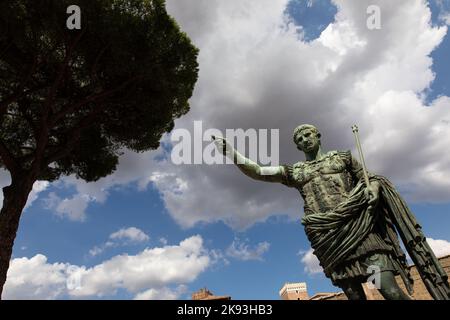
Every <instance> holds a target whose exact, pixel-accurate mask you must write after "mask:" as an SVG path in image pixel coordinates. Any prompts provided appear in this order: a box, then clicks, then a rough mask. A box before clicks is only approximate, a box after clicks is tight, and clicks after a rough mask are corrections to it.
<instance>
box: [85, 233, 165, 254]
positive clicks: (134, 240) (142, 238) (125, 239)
mask: <svg viewBox="0 0 450 320" xmlns="http://www.w3.org/2000/svg"><path fill="white" fill-rule="evenodd" d="M109 239H110V240H108V241H106V242H105V243H103V244H101V245H97V246H94V247H93V248H92V249H91V250H89V255H90V256H92V257H95V256H98V255H99V254H101V253H103V252H104V251H105V250H106V249H108V248H112V247H118V246H124V245H130V244H139V243H143V242H147V241H148V240H149V239H150V237H149V236H148V235H147V234H146V233H145V232H144V231H142V230H140V229H138V228H136V227H129V228H122V229H120V230H118V231H116V232H113V233H111V234H110V235H109ZM166 244H167V242H166V243H163V245H166Z"/></svg>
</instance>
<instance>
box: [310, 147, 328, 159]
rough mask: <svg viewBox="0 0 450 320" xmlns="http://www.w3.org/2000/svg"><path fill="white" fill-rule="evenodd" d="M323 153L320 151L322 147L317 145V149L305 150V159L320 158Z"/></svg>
mask: <svg viewBox="0 0 450 320" xmlns="http://www.w3.org/2000/svg"><path fill="white" fill-rule="evenodd" d="M324 155H325V153H324V152H323V151H322V147H321V146H320V145H319V148H317V150H315V151H312V152H305V157H306V161H313V160H319V159H321V158H322V157H323V156H324Z"/></svg>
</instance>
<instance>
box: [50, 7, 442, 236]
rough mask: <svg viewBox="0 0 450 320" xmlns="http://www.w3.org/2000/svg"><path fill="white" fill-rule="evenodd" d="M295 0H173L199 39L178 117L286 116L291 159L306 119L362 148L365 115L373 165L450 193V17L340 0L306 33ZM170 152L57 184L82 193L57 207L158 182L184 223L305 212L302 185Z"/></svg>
mask: <svg viewBox="0 0 450 320" xmlns="http://www.w3.org/2000/svg"><path fill="white" fill-rule="evenodd" d="M287 2H288V0H284V1H273V0H247V1H240V0H229V1H221V0H184V1H178V0H168V1H167V8H168V11H169V13H170V14H171V15H173V16H174V17H175V18H176V20H177V21H178V22H179V24H180V26H181V28H182V29H183V30H184V31H186V32H187V34H188V35H189V36H190V37H191V38H192V40H193V42H194V43H195V44H196V45H197V46H198V47H199V48H200V54H199V63H200V74H199V80H198V82H197V84H196V88H195V92H194V96H193V97H192V99H191V101H190V103H191V111H190V112H189V113H188V114H187V115H185V116H184V117H182V118H181V119H179V120H177V121H176V122H175V128H186V129H189V130H190V131H192V127H193V121H194V120H202V121H203V124H204V129H207V128H217V129H221V130H224V129H225V128H264V129H266V128H275V129H276V128H278V129H280V159H281V161H282V163H293V162H296V161H298V160H301V159H303V155H302V154H301V153H299V152H298V151H297V150H296V148H295V146H294V145H293V143H292V138H291V134H292V129H293V128H295V126H296V125H297V124H299V123H313V124H316V125H317V126H318V127H319V129H320V130H321V132H322V136H323V139H322V142H323V145H324V148H325V149H327V150H333V149H340V150H346V149H353V152H354V154H355V155H356V152H355V148H354V140H353V136H352V133H351V130H350V127H351V125H352V124H354V123H357V124H358V125H359V127H360V133H361V142H362V145H363V149H364V152H365V158H366V163H367V165H368V167H369V169H370V170H371V171H373V172H376V173H379V174H382V175H385V176H387V177H389V178H390V179H391V180H392V181H393V182H394V183H395V184H396V185H397V186H398V187H399V188H400V190H401V192H402V193H403V194H404V195H405V196H406V198H407V201H408V202H412V201H416V202H417V201H426V202H448V201H450V196H449V193H448V192H446V190H449V189H450V179H448V178H447V177H449V176H450V159H449V157H448V153H447V154H446V153H445V152H443V151H442V150H447V146H448V145H449V144H450V125H449V121H450V98H448V97H445V96H443V97H440V98H439V99H436V100H435V101H432V102H431V103H430V105H429V106H426V103H425V102H424V94H425V92H426V91H427V89H428V88H429V87H430V85H431V83H432V81H433V80H434V77H435V75H434V73H433V70H432V63H433V61H432V58H431V57H430V54H431V53H432V52H433V50H435V48H436V47H437V46H438V45H439V44H440V43H441V41H442V39H443V38H444V37H445V36H446V33H447V27H446V26H443V27H436V26H432V25H431V12H430V10H429V8H428V6H427V3H426V2H424V1H421V0H397V1H389V0H374V1H369V0H361V1H345V0H335V1H333V2H334V3H335V4H336V6H337V8H338V12H337V14H336V16H335V21H333V22H332V23H331V24H330V25H328V26H327V28H326V29H325V30H324V32H322V34H321V36H320V37H319V38H318V39H316V40H313V41H311V42H308V43H306V42H302V41H301V38H299V36H298V34H297V30H298V28H297V26H294V25H292V23H290V24H286V21H289V19H286V17H285V16H284V13H285V8H286V4H287ZM369 4H375V5H378V6H380V8H381V12H382V21H381V30H369V29H368V28H367V25H366V19H367V13H366V9H367V6H368V5H369ZM437 71H439V70H437ZM164 139H165V141H166V142H168V143H170V142H169V139H168V137H167V136H166V137H165V138H164ZM162 154H163V150H162V149H160V150H158V151H155V152H148V153H142V154H136V153H132V152H125V154H124V156H123V157H122V158H121V159H120V164H119V167H118V169H117V171H116V172H115V173H114V174H113V175H111V176H109V177H106V178H103V179H100V180H99V181H97V182H94V183H85V182H83V181H80V180H76V179H75V178H73V177H66V178H63V179H62V180H61V182H59V183H58V184H55V185H56V186H59V187H60V188H66V187H75V188H76V195H74V197H73V198H72V201H71V202H70V201H69V202H68V201H66V203H65V204H64V205H63V206H62V207H59V209H58V210H59V211H57V213H59V214H60V215H63V216H67V217H69V218H70V217H71V218H72V219H76V218H78V219H80V217H84V215H85V210H87V206H88V204H89V203H90V202H92V201H97V202H99V203H102V202H104V201H105V200H106V199H107V197H108V191H109V190H111V189H112V188H120V187H124V186H127V185H129V184H131V183H137V187H138V190H145V188H146V187H147V185H148V184H151V185H152V186H154V187H156V189H157V190H158V191H159V192H160V194H161V198H162V200H163V201H164V204H165V207H166V209H167V211H168V213H169V214H170V215H171V217H172V218H173V219H174V220H175V221H176V222H177V223H178V224H179V225H180V226H182V227H185V228H188V227H192V226H194V225H195V224H197V223H200V222H209V223H211V222H216V221H224V222H225V223H227V224H228V225H230V226H232V227H233V228H235V229H244V228H246V227H249V226H251V225H252V224H254V223H255V222H258V221H265V220H266V219H267V218H268V217H270V216H273V215H288V216H289V217H291V218H294V217H295V218H297V217H298V216H299V215H300V214H301V212H302V209H301V206H302V201H301V200H300V196H299V195H298V192H296V191H295V190H292V189H287V188H285V187H284V186H281V185H275V184H264V183H261V182H256V181H252V180H250V179H249V178H248V177H246V176H244V175H243V174H242V173H241V172H240V171H239V170H238V169H237V168H235V167H233V166H231V165H215V166H207V165H181V166H176V165H173V164H171V163H170V162H169V161H160V160H158V161H157V160H155V157H156V158H158V159H159V158H160V157H159V156H161V155H162ZM157 156H158V157H157ZM168 158H169V159H170V156H169V157H168ZM84 195H87V196H85V197H84V198H83V196H84ZM66 200H67V199H66ZM69 200H70V199H69ZM60 201H64V200H62V199H60Z"/></svg>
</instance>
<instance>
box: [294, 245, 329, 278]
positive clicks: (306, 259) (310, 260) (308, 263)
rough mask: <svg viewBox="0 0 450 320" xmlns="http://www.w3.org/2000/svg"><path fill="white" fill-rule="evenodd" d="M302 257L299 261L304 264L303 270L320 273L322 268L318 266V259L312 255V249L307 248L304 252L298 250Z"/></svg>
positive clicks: (311, 273) (308, 272)
mask: <svg viewBox="0 0 450 320" xmlns="http://www.w3.org/2000/svg"><path fill="white" fill-rule="evenodd" d="M300 255H301V256H302V258H301V259H300V261H301V262H302V263H303V264H304V265H305V267H304V271H305V272H306V273H307V274H309V275H313V274H317V273H322V272H323V269H322V267H321V266H320V263H319V259H317V257H316V256H315V255H314V253H313V249H309V250H308V251H306V252H300Z"/></svg>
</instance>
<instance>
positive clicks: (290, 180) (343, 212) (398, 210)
mask: <svg viewBox="0 0 450 320" xmlns="http://www.w3.org/2000/svg"><path fill="white" fill-rule="evenodd" d="M213 138H214V139H215V143H216V146H217V147H218V148H219V150H220V151H221V152H222V153H223V154H224V155H226V156H228V157H230V158H231V159H233V162H234V163H235V164H236V165H237V167H238V168H239V169H240V170H241V171H242V172H243V173H244V174H246V175H247V176H249V177H251V178H253V179H256V180H261V181H267V182H280V183H282V184H284V185H286V186H288V187H292V188H296V189H297V190H298V191H299V192H300V194H301V196H302V198H303V200H304V213H305V214H304V216H303V218H302V224H303V225H304V227H305V231H306V234H307V236H308V239H309V240H310V242H311V247H312V248H313V250H314V254H315V255H316V256H317V258H318V259H319V262H320V265H321V266H322V268H323V270H324V273H325V275H326V276H327V277H328V278H330V279H331V281H332V283H333V284H334V285H336V286H338V287H340V288H342V290H343V291H344V293H345V294H346V296H347V297H348V298H349V299H361V300H363V299H366V296H365V294H364V290H363V288H362V283H364V282H366V281H367V278H368V277H369V276H371V275H372V274H373V271H377V272H379V273H378V274H379V279H380V283H379V286H378V287H377V288H378V290H379V291H380V293H381V294H382V295H383V297H384V298H385V299H389V300H392V299H410V297H409V296H408V295H407V294H406V293H404V292H403V291H402V290H401V288H400V287H399V286H398V284H397V282H396V280H395V276H396V275H400V276H401V278H402V279H403V282H404V283H405V287H406V288H407V290H408V293H409V294H412V285H413V280H412V278H411V276H410V273H409V269H408V267H407V263H406V256H405V254H404V252H403V251H402V249H401V248H400V243H399V240H398V237H397V233H396V232H398V234H399V235H400V237H401V239H402V241H403V243H404V245H405V247H406V249H407V251H408V253H409V255H410V257H411V259H412V260H413V262H414V263H415V265H416V266H417V269H418V271H419V273H420V275H421V277H422V279H423V281H424V283H425V285H426V287H427V289H428V291H429V292H430V294H431V296H432V297H433V298H434V299H436V300H448V299H450V287H449V283H448V280H447V275H446V273H445V271H444V270H443V268H442V267H441V265H440V264H439V261H438V260H437V259H436V256H435V255H434V253H433V251H432V250H431V249H430V247H429V245H428V243H427V242H426V239H425V236H424V234H423V233H422V231H421V227H420V225H419V224H418V223H417V221H416V219H415V218H414V216H413V214H412V213H411V211H410V210H409V209H408V207H407V205H406V203H405V201H404V200H403V199H402V197H401V196H400V195H399V193H398V192H397V191H396V190H395V188H394V186H393V185H392V184H391V183H390V182H389V181H388V180H387V179H386V178H385V177H382V176H379V175H374V174H370V173H367V172H365V170H364V169H363V167H362V166H361V164H360V163H359V162H358V161H357V160H356V159H355V158H354V157H353V156H352V154H351V153H350V151H330V152H324V151H322V147H321V142H320V138H321V135H320V133H319V131H318V130H317V128H316V127H315V126H312V125H308V124H304V125H300V126H298V127H297V128H295V130H294V142H295V144H296V145H297V148H298V149H299V150H301V151H303V152H304V154H305V157H306V161H299V162H297V163H295V164H293V165H283V166H276V167H261V166H259V165H258V164H257V163H255V162H253V161H252V160H250V159H247V158H245V157H244V156H242V155H241V154H240V153H239V152H237V151H236V150H235V149H234V148H233V147H232V146H231V145H230V144H229V143H228V142H227V141H226V140H225V139H223V138H219V137H213ZM365 174H366V178H364V175H365ZM366 181H368V182H369V183H367V182H366Z"/></svg>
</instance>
